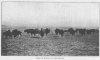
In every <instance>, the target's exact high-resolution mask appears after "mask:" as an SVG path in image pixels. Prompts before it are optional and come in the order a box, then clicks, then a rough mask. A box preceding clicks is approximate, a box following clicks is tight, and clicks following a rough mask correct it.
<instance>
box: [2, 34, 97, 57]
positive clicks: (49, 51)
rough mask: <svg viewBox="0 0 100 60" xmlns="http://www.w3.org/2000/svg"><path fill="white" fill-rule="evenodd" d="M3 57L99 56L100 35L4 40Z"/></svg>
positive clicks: (24, 36)
mask: <svg viewBox="0 0 100 60" xmlns="http://www.w3.org/2000/svg"><path fill="white" fill-rule="evenodd" d="M1 55H3V56H98V55H99V35H98V34H91V35H86V36H81V35H75V36H71V35H66V34H65V35H64V37H60V36H57V35H55V34H53V33H51V34H49V35H48V36H45V37H44V38H30V36H29V35H27V34H24V33H23V35H22V36H20V37H19V38H8V39H4V38H2V54H1Z"/></svg>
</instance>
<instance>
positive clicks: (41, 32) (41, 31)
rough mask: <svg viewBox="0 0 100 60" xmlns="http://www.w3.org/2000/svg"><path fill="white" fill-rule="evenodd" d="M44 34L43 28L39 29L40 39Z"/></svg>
mask: <svg viewBox="0 0 100 60" xmlns="http://www.w3.org/2000/svg"><path fill="white" fill-rule="evenodd" d="M44 33H45V31H44V29H43V28H41V30H40V35H41V37H43V36H44Z"/></svg>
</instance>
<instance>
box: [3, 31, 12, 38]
mask: <svg viewBox="0 0 100 60" xmlns="http://www.w3.org/2000/svg"><path fill="white" fill-rule="evenodd" d="M3 37H5V38H7V37H11V31H10V30H8V31H5V32H3Z"/></svg>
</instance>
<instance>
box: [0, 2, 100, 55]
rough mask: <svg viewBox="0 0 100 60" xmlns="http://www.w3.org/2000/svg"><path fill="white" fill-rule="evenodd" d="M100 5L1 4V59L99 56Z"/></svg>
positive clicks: (66, 3) (51, 3)
mask: <svg viewBox="0 0 100 60" xmlns="http://www.w3.org/2000/svg"><path fill="white" fill-rule="evenodd" d="M99 14H100V3H82V2H80V3H71V2H69V3H68V2H35V1H23V2H22V1H19V2H18V1H17V2H7V1H6V2H1V56H99V18H100V16H99Z"/></svg>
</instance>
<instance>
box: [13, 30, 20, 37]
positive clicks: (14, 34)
mask: <svg viewBox="0 0 100 60" xmlns="http://www.w3.org/2000/svg"><path fill="white" fill-rule="evenodd" d="M21 33H22V32H21V31H19V30H17V29H14V30H13V31H12V36H14V37H17V36H18V35H21Z"/></svg>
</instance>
